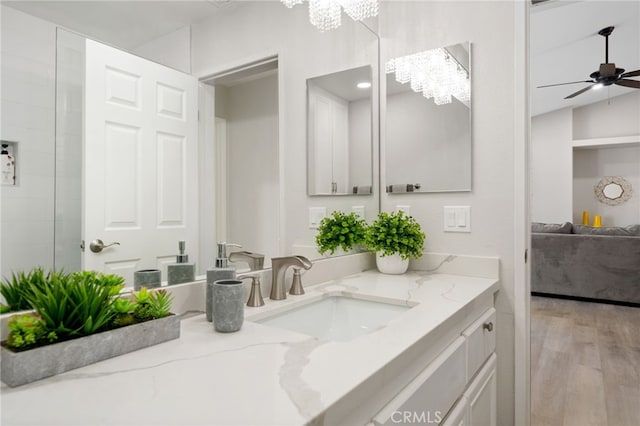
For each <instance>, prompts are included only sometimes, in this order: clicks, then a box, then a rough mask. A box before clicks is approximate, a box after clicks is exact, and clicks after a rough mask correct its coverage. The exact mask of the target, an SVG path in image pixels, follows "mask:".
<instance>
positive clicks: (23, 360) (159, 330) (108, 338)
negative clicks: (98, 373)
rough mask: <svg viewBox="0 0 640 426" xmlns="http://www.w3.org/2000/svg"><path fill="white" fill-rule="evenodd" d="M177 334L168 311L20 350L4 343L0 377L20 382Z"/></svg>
mask: <svg viewBox="0 0 640 426" xmlns="http://www.w3.org/2000/svg"><path fill="white" fill-rule="evenodd" d="M178 337H180V316H178V315H170V316H168V317H164V318H160V319H156V320H151V321H146V322H142V323H139V324H133V325H129V326H126V327H122V328H117V329H115V330H109V331H104V332H102V333H97V334H92V335H90V336H85V337H80V338H78V339H73V340H67V341H65V342H60V343H55V344H52V345H47V346H42V347H38V348H34V349H29V350H26V351H23V352H12V351H10V350H9V349H7V348H5V347H4V346H3V347H2V348H1V349H2V361H0V369H1V371H0V372H1V377H2V381H3V382H4V383H6V384H7V385H9V386H11V387H14V386H20V385H24V384H27V383H31V382H35V381H36V380H40V379H44V378H45V377H50V376H54V375H56V374H61V373H64V372H65V371H69V370H73V369H75V368H80V367H84V366H85V365H89V364H93V363H95V362H98V361H102V360H105V359H109V358H113V357H116V356H119V355H123V354H126V353H128V352H133V351H137V350H138V349H142V348H146V347H147V346H152V345H157V344H158V343H162V342H166V341H168V340H173V339H177V338H178Z"/></svg>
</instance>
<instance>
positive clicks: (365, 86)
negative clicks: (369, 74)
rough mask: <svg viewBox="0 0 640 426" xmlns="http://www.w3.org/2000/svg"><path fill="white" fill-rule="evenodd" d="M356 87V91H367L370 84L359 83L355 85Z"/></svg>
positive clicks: (366, 82)
mask: <svg viewBox="0 0 640 426" xmlns="http://www.w3.org/2000/svg"><path fill="white" fill-rule="evenodd" d="M356 87H357V88H358V89H368V88H369V87H371V82H369V81H361V82H360V83H358V84H356Z"/></svg>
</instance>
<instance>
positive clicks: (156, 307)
mask: <svg viewBox="0 0 640 426" xmlns="http://www.w3.org/2000/svg"><path fill="white" fill-rule="evenodd" d="M133 295H134V298H135V299H136V308H135V310H134V311H133V316H134V317H135V318H136V319H138V320H140V321H147V320H151V319H156V318H163V317H166V316H167V315H169V313H170V311H171V303H172V302H173V295H172V294H169V293H167V291H166V290H156V291H149V290H147V288H146V287H142V288H141V289H140V290H139V291H137V292H134V293H133Z"/></svg>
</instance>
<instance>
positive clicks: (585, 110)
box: [573, 90, 640, 139]
mask: <svg viewBox="0 0 640 426" xmlns="http://www.w3.org/2000/svg"><path fill="white" fill-rule="evenodd" d="M631 135H640V90H635V91H634V90H630V93H628V94H626V95H622V96H616V97H615V98H611V99H609V100H606V101H600V102H596V103H594V104H591V105H587V106H583V107H580V108H575V109H574V110H573V139H593V138H610V137H616V136H631Z"/></svg>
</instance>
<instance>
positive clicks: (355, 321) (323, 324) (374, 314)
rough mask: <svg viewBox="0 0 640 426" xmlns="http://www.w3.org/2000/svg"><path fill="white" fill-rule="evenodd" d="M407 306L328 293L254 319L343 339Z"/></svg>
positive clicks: (375, 326)
mask: <svg viewBox="0 0 640 426" xmlns="http://www.w3.org/2000/svg"><path fill="white" fill-rule="evenodd" d="M411 308H412V306H408V305H407V304H405V303H404V301H400V300H398V301H396V302H392V303H389V302H379V301H372V300H363V299H358V298H353V297H350V296H344V295H331V296H329V297H324V298H321V299H318V300H314V301H313V302H311V303H307V304H304V305H302V306H300V305H296V306H293V307H292V308H291V309H289V310H287V311H285V312H276V313H274V314H273V315H270V316H267V317H266V318H262V319H258V320H254V322H257V323H260V324H263V325H267V326H270V327H277V328H283V329H286V330H290V331H295V332H298V333H302V334H307V335H310V336H313V337H317V338H319V339H322V340H332V341H338V342H346V341H348V340H351V339H354V338H356V337H358V336H362V335H364V334H368V333H371V332H372V331H375V330H378V329H380V328H382V327H384V326H385V325H386V324H387V323H389V321H391V320H392V319H394V318H396V317H398V316H399V315H400V314H402V313H403V312H406V311H407V310H409V309H411Z"/></svg>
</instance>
